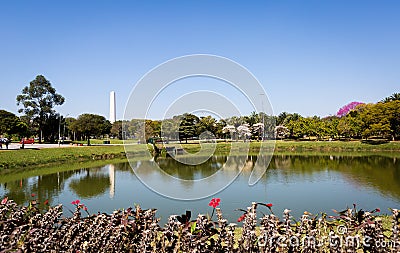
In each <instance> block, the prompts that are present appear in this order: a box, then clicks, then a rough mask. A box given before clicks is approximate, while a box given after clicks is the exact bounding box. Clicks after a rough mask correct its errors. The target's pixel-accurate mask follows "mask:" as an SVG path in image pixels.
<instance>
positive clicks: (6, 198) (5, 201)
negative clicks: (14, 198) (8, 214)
mask: <svg viewBox="0 0 400 253" xmlns="http://www.w3.org/2000/svg"><path fill="white" fill-rule="evenodd" d="M7 200H8V197H5V198H4V199H3V200H2V201H1V204H2V205H4V204H6V203H7Z"/></svg>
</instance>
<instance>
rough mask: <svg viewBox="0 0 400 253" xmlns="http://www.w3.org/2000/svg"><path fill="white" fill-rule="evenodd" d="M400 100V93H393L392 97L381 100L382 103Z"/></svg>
mask: <svg viewBox="0 0 400 253" xmlns="http://www.w3.org/2000/svg"><path fill="white" fill-rule="evenodd" d="M396 100H400V93H393V94H392V95H391V96H390V97H386V98H384V99H382V100H381V102H382V103H387V102H391V101H396Z"/></svg>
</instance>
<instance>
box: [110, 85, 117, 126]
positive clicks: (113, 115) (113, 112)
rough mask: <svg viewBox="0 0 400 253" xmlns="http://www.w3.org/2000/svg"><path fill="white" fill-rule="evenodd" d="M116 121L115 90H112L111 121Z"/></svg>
mask: <svg viewBox="0 0 400 253" xmlns="http://www.w3.org/2000/svg"><path fill="white" fill-rule="evenodd" d="M115 121H116V115H115V91H111V92H110V122H111V124H113V123H114V122H115Z"/></svg>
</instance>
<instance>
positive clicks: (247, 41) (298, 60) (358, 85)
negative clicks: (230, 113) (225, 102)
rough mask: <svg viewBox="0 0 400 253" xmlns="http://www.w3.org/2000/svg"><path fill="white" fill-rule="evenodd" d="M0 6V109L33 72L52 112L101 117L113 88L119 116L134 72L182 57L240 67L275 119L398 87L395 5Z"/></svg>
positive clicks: (325, 110)
mask: <svg viewBox="0 0 400 253" xmlns="http://www.w3.org/2000/svg"><path fill="white" fill-rule="evenodd" d="M0 9H1V10H2V11H1V12H2V15H0V31H1V39H0V71H1V75H0V87H1V94H2V97H1V100H0V101H1V102H0V108H1V109H5V110H8V111H11V112H14V113H17V110H18V108H17V106H16V103H15V98H16V96H17V94H20V92H21V90H22V88H23V87H24V86H25V85H28V84H29V82H30V81H31V80H33V79H34V78H35V77H36V75H38V74H42V75H44V76H45V77H46V78H47V79H48V80H50V81H51V83H52V84H53V86H54V87H55V88H56V89H57V91H58V92H59V93H61V94H62V95H63V96H64V97H65V98H66V102H65V104H64V105H62V106H60V107H57V110H58V111H60V112H61V113H62V114H63V115H67V114H69V115H71V116H74V117H76V116H78V115H79V114H81V113H96V114H101V115H104V116H106V117H108V111H109V101H108V99H109V92H110V91H111V90H114V91H115V92H116V96H117V118H118V119H121V118H122V117H123V112H124V107H125V103H126V101H127V99H128V96H129V93H130V92H131V90H132V88H133V86H134V85H135V83H136V82H137V81H138V80H139V79H140V78H141V77H142V76H143V75H144V74H146V73H147V72H148V71H149V70H151V69H152V68H153V67H155V66H157V65H159V64H160V63H162V62H164V61H167V60H169V59H171V58H175V57H179V56H183V55H188V54H214V55H220V56H224V57H227V58H230V59H232V60H234V61H236V62H238V63H239V64H241V65H243V66H244V67H246V68H247V69H249V70H250V71H251V72H252V73H253V74H254V75H255V76H256V77H257V78H258V80H259V81H260V83H261V84H262V85H263V86H264V89H265V90H266V93H267V95H268V97H269V100H270V101H271V104H272V106H273V109H274V112H275V114H278V113H280V112H282V111H288V112H298V113H300V114H302V115H304V116H312V115H319V116H327V115H331V114H335V113H336V112H337V110H338V109H339V108H340V107H341V106H343V105H344V104H346V103H348V102H351V101H362V102H377V101H379V100H381V99H382V98H384V97H386V96H389V95H391V94H392V93H394V92H400V91H399V87H400V15H398V14H399V13H400V2H399V1H385V0H383V1H368V0H362V1H357V0H355V1H345V0H338V1H317V0H310V1H284V0H283V1H258V2H257V1H252V2H251V4H250V3H245V2H244V1H243V2H242V3H239V1H237V2H236V1H207V0H206V1H62V2H61V1H2V2H0ZM197 81H198V80H197ZM200 84H201V83H200ZM204 85H205V86H204V87H207V85H209V86H210V85H212V84H211V83H207V79H204ZM227 93H229V91H227ZM166 95H168V94H166ZM228 95H229V94H228ZM231 95H232V96H235V94H234V93H232V94H231ZM160 101H161V104H162V97H160ZM164 103H165V101H164ZM154 117H155V118H157V117H159V115H156V114H155V115H154Z"/></svg>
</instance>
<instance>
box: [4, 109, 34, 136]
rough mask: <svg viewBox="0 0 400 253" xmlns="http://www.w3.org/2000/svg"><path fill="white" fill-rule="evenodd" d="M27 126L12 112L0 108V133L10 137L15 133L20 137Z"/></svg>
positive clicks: (24, 133)
mask: <svg viewBox="0 0 400 253" xmlns="http://www.w3.org/2000/svg"><path fill="white" fill-rule="evenodd" d="M27 131H28V126H27V125H26V124H25V123H24V122H23V121H21V120H20V119H19V118H18V117H17V116H16V115H15V114H14V113H11V112H8V111H5V110H0V135H5V136H7V137H10V135H12V134H17V135H19V136H20V137H22V136H25V135H26V133H27Z"/></svg>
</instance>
